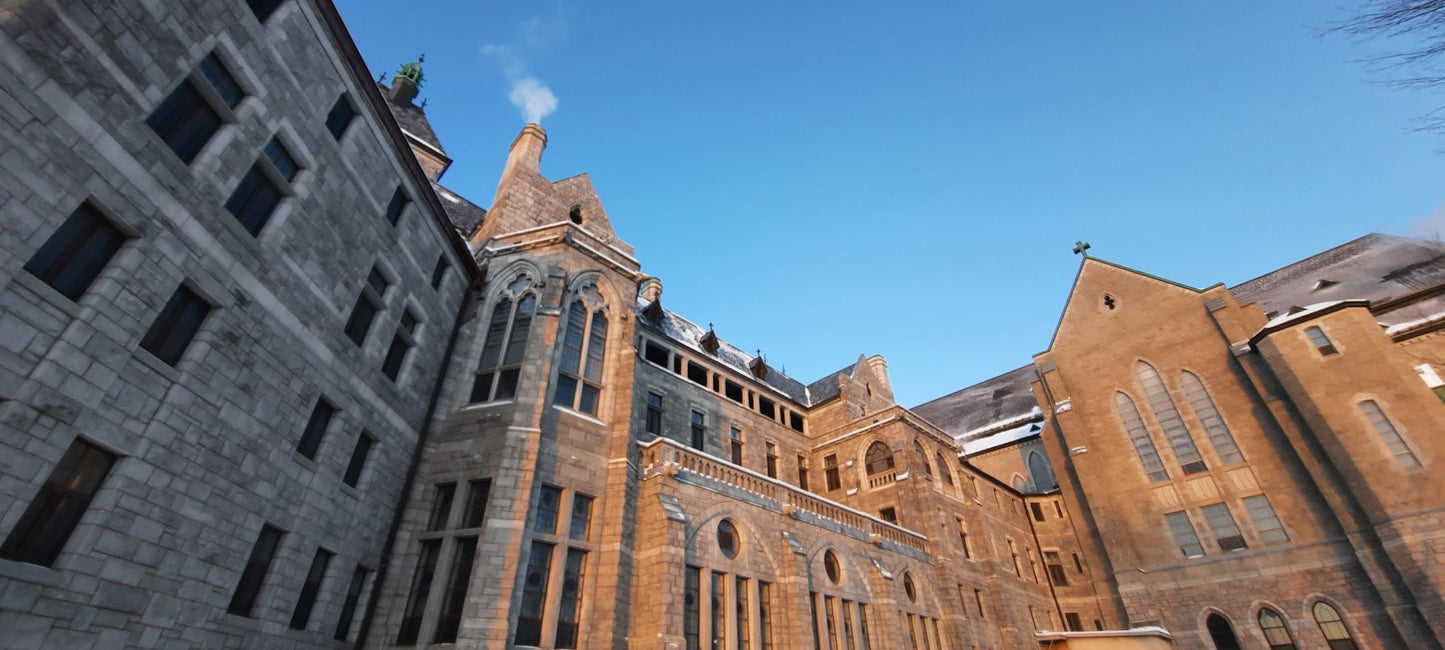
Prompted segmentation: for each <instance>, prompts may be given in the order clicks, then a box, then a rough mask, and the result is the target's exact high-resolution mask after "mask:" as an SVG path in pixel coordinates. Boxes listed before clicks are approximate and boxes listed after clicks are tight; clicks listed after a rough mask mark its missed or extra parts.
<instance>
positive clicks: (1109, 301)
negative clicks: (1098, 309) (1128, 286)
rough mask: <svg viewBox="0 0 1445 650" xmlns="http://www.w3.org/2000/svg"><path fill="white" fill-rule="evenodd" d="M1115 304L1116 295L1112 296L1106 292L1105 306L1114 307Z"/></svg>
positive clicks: (1107, 307) (1106, 307)
mask: <svg viewBox="0 0 1445 650" xmlns="http://www.w3.org/2000/svg"><path fill="white" fill-rule="evenodd" d="M1114 306H1115V302H1114V297H1113V296H1111V295H1109V294H1107V293H1106V294H1104V308H1105V309H1113V308H1114Z"/></svg>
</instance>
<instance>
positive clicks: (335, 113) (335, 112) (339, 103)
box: [326, 94, 356, 141]
mask: <svg viewBox="0 0 1445 650" xmlns="http://www.w3.org/2000/svg"><path fill="white" fill-rule="evenodd" d="M355 117H356V109H355V108H352V107H351V100H348V99H347V98H346V95H344V94H343V95H342V96H340V97H337V98H336V103H335V104H332V105H331V111H330V112H328V113H327V114H326V130H327V131H330V132H331V137H332V138H335V139H336V140H338V141H339V140H341V134H343V133H346V127H347V126H348V125H350V124H351V120H352V119H353V118H355Z"/></svg>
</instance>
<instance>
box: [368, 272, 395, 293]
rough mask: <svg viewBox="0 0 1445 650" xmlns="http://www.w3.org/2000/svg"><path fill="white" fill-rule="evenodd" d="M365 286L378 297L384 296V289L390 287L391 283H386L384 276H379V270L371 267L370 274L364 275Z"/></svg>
mask: <svg viewBox="0 0 1445 650" xmlns="http://www.w3.org/2000/svg"><path fill="white" fill-rule="evenodd" d="M366 286H368V287H371V290H372V291H375V292H376V295H377V296H378V297H380V296H383V295H386V288H387V287H389V286H391V283H389V282H387V281H386V276H384V275H382V274H381V270H379V269H377V268H376V267H374V266H373V267H371V273H368V274H366Z"/></svg>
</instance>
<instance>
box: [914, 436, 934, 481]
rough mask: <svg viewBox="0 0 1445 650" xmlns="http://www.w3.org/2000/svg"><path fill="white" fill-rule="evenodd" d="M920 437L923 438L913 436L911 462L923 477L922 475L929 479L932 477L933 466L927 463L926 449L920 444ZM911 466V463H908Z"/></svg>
mask: <svg viewBox="0 0 1445 650" xmlns="http://www.w3.org/2000/svg"><path fill="white" fill-rule="evenodd" d="M922 437H923V436H914V437H913V455H912V458H913V462H914V463H917V464H918V469H919V471H921V472H923V475H924V476H929V477H931V476H933V465H932V463H929V462H928V449H927V448H926V447H924V446H923V443H922V442H920V441H919V438H922ZM911 464H912V463H910V465H911Z"/></svg>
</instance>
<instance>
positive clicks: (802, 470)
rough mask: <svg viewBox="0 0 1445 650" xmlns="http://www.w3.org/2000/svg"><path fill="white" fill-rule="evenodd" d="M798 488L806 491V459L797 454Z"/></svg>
mask: <svg viewBox="0 0 1445 650" xmlns="http://www.w3.org/2000/svg"><path fill="white" fill-rule="evenodd" d="M798 487H800V488H803V489H804V490H806V489H808V459H807V458H804V457H803V455H802V454H798Z"/></svg>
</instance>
